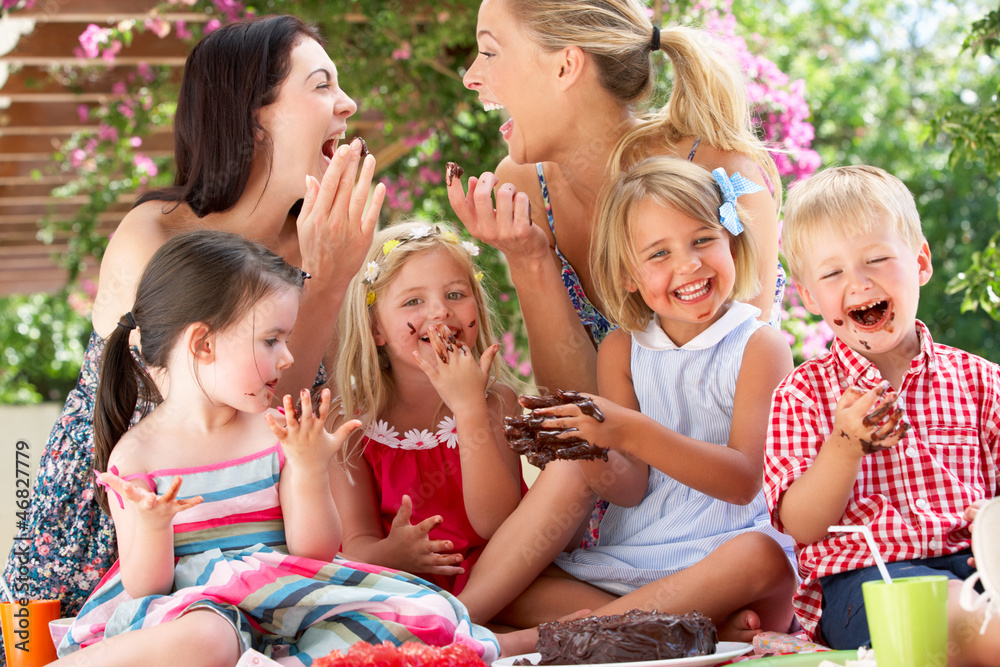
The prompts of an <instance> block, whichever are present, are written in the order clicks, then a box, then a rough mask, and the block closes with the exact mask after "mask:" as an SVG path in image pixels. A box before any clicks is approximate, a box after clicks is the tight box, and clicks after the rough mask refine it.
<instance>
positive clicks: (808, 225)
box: [764, 166, 1000, 665]
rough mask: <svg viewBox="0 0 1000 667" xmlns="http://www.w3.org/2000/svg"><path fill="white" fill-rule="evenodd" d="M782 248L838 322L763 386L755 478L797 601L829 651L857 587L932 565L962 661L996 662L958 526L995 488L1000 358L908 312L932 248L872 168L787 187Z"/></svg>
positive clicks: (997, 640) (899, 192) (999, 453)
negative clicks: (764, 431) (763, 442)
mask: <svg viewBox="0 0 1000 667" xmlns="http://www.w3.org/2000/svg"><path fill="white" fill-rule="evenodd" d="M782 247H783V249H784V252H785V256H786V258H787V260H788V263H789V266H790V268H791V274H792V275H793V276H794V278H795V280H796V282H797V284H798V289H799V293H800V294H801V296H802V301H803V303H804V304H805V306H806V308H807V309H808V310H809V312H811V313H814V314H817V315H821V316H822V317H823V320H824V321H825V322H826V323H827V324H828V325H829V326H830V327H831V328H832V329H833V331H834V333H836V336H837V337H836V339H835V340H834V342H833V344H832V346H831V350H830V352H829V353H828V354H826V355H825V356H822V357H820V358H817V359H813V360H810V361H807V362H806V363H804V364H803V365H802V366H800V367H799V368H797V369H796V370H795V371H793V372H792V373H791V374H790V375H789V376H788V377H787V378H785V380H784V381H783V382H782V383H781V384H780V385H779V386H778V388H777V389H776V390H775V392H774V398H773V402H772V405H771V421H770V424H769V427H768V436H767V460H766V463H765V467H764V488H765V493H766V495H767V500H768V505H769V507H770V510H771V520H772V523H773V524H774V526H775V527H776V528H778V529H779V530H782V531H784V532H785V533H787V534H788V535H791V536H792V537H793V538H794V539H795V541H796V543H797V544H796V547H797V552H798V565H799V574H800V575H801V576H802V577H803V581H802V584H801V585H800V586H799V588H798V590H797V591H796V594H795V612H796V616H797V617H798V619H799V621H800V623H801V624H802V626H803V628H804V629H805V630H806V631H807V632H808V634H809V635H810V637H811V638H813V639H815V640H817V641H821V642H823V643H825V644H827V645H829V646H831V647H833V648H837V649H852V648H857V647H859V646H864V645H868V644H869V643H870V638H869V635H868V624H867V618H866V616H865V608H864V600H863V598H862V595H861V584H862V583H863V582H865V581H869V580H873V579H879V578H880V575H879V573H878V571H877V568H876V567H874V559H873V557H872V555H871V553H870V551H869V549H868V547H867V546H866V543H865V540H864V537H863V535H862V534H860V533H829V532H828V528H829V527H830V526H833V525H837V524H846V525H855V526H859V525H866V526H868V527H869V528H870V529H871V531H872V533H873V534H874V537H875V541H876V543H877V544H878V545H879V549H880V551H881V554H882V556H883V558H884V559H885V560H886V561H887V563H888V568H889V572H890V574H891V575H892V576H893V577H894V578H895V577H905V576H920V575H927V574H943V575H945V576H947V577H949V578H950V579H953V581H951V582H950V586H949V602H948V605H949V606H948V608H949V615H948V617H949V637H950V639H951V641H952V642H953V647H954V649H955V651H954V652H957V653H958V655H959V657H960V659H961V660H962V664H975V665H1000V623H989V624H988V625H987V628H986V631H985V634H982V635H981V634H979V630H980V627H981V626H982V623H983V614H982V612H981V611H979V612H967V611H964V610H963V609H962V607H961V606H960V605H959V604H958V593H959V590H960V588H961V584H962V580H964V579H965V578H967V577H968V576H970V575H971V574H972V572H973V567H972V565H971V564H970V562H969V561H970V558H969V557H970V555H971V551H970V539H971V538H970V532H969V524H970V521H971V519H972V517H973V516H974V514H975V512H976V510H977V509H978V507H980V506H981V505H982V504H984V503H985V502H986V501H987V500H989V499H990V498H993V497H995V496H997V495H998V491H1000V488H998V487H1000V477H998V460H1000V367H998V366H997V365H996V364H993V363H991V362H989V361H986V360H985V359H982V358H980V357H977V356H975V355H972V354H969V353H967V352H963V351H961V350H956V349H954V348H950V347H946V346H944V345H939V344H936V343H934V342H933V341H932V340H931V337H930V334H929V333H928V331H927V327H925V326H924V324H923V323H922V322H920V321H918V320H917V319H916V312H917V304H918V301H919V295H920V286H921V285H924V284H925V283H926V282H927V281H928V280H929V279H930V277H931V272H932V269H931V256H930V249H929V247H928V245H927V241H926V239H924V237H923V234H922V232H921V230H920V218H919V216H918V215H917V210H916V207H915V206H914V202H913V196H912V195H911V194H910V192H909V191H908V190H907V189H906V186H904V185H903V183H901V182H900V181H899V180H898V179H897V178H895V177H893V176H892V175H890V174H888V173H886V172H884V171H882V170H881V169H877V168H874V167H864V166H857V167H837V168H833V169H827V170H825V171H824V172H822V173H820V174H818V175H816V176H813V177H812V178H811V179H809V180H808V181H806V182H805V183H801V184H800V185H798V186H797V187H796V188H794V189H793V190H791V192H790V194H789V197H788V203H787V205H786V208H785V219H784V229H783V231H782Z"/></svg>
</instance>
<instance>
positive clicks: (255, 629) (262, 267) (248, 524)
mask: <svg viewBox="0 0 1000 667" xmlns="http://www.w3.org/2000/svg"><path fill="white" fill-rule="evenodd" d="M306 277H307V276H305V274H303V272H301V271H300V270H299V269H295V268H292V267H291V266H289V265H288V264H287V263H285V261H284V260H282V259H281V258H280V257H278V256H277V255H274V254H273V253H271V252H270V251H268V250H267V249H265V248H264V247H263V246H261V245H259V244H256V243H254V242H252V241H248V240H246V239H243V238H242V237H239V236H236V235H233V234H226V233H222V232H211V231H201V232H189V233H186V234H181V235H178V236H176V237H174V238H173V239H172V240H170V241H168V242H167V243H166V244H165V245H164V246H163V247H162V248H161V249H160V250H159V251H157V253H156V254H155V255H154V256H153V258H152V259H151V261H150V262H149V264H148V266H147V268H146V270H145V272H144V274H143V277H142V279H141V281H140V283H139V287H138V291H137V293H136V298H135V302H134V306H133V308H132V310H131V312H129V313H127V314H126V315H124V316H122V318H121V320H120V321H119V326H118V327H116V330H115V332H114V333H113V334H112V335H111V336H110V337H109V339H108V341H107V345H106V347H105V351H104V359H103V367H102V373H101V382H100V386H99V389H98V395H97V407H96V413H95V414H96V418H95V430H96V432H95V442H96V448H95V472H96V473H97V478H98V485H99V486H98V487H97V488H96V489H95V490H96V492H97V493H96V495H97V496H98V500H99V502H100V503H101V505H102V507H103V508H104V510H105V511H109V512H110V514H111V517H112V519H113V520H114V524H115V532H116V534H117V539H118V546H119V553H120V558H119V560H118V562H116V563H115V564H114V565H113V566H112V568H111V569H110V570H109V572H108V573H107V575H106V576H105V577H104V579H103V580H102V581H101V583H100V584H99V585H98V587H97V589H96V590H95V591H94V592H93V593H92V594H91V596H90V598H89V599H88V600H87V602H86V603H85V604H84V606H83V609H82V610H81V612H80V614H79V615H78V616H77V618H76V620H75V622H74V624H73V625H72V627H71V629H70V631H69V633H68V634H67V636H66V638H65V639H64V640H63V642H62V643H61V645H60V646H59V648H58V652H59V655H60V656H61V660H60V661H59V664H66V665H69V664H81V665H82V664H87V665H93V664H101V665H134V664H144V665H158V664H163V665H174V664H178V663H182V664H185V665H228V666H232V665H235V664H236V662H237V661H238V660H239V657H240V655H241V654H242V653H243V652H244V651H246V650H247V649H250V648H253V649H255V650H257V651H260V652H262V653H264V654H265V655H268V656H270V657H272V658H274V659H276V660H278V661H279V662H280V663H282V664H289V665H301V664H305V665H308V664H310V663H311V662H312V660H313V659H315V658H317V657H319V656H323V655H326V654H327V653H329V652H330V651H331V650H333V649H347V648H348V647H349V646H350V645H351V644H353V643H354V642H356V641H361V640H365V641H368V642H370V643H379V642H382V641H388V642H392V643H395V644H401V643H403V642H406V641H419V642H424V643H426V644H431V645H447V644H451V643H453V642H460V643H464V644H467V645H469V646H470V647H472V648H473V649H475V650H476V651H477V652H478V653H479V654H480V655H481V656H483V658H484V659H486V660H487V661H489V660H490V659H492V658H494V657H496V656H497V654H498V649H499V643H498V641H497V639H496V637H495V636H494V635H493V634H492V633H491V632H489V631H487V630H485V629H484V628H480V627H478V626H473V625H471V623H470V621H469V618H468V615H467V613H466V611H465V608H464V607H463V606H462V605H461V604H460V603H459V602H458V601H457V599H456V598H453V597H452V596H450V595H447V594H443V593H440V592H439V590H438V589H436V588H433V587H430V586H429V585H427V584H426V583H425V582H423V581H421V580H419V579H416V578H415V577H413V576H411V575H407V574H404V573H399V572H396V571H394V570H388V569H386V568H383V567H376V566H371V565H364V564H359V563H351V562H348V561H345V560H343V559H341V558H338V557H337V551H338V548H339V546H340V542H341V525H340V517H339V515H338V512H337V507H336V504H335V502H334V500H333V494H332V491H331V465H330V462H331V458H332V457H333V455H334V454H335V453H336V452H337V451H339V449H340V447H341V445H342V444H343V442H344V440H345V439H346V437H347V435H348V434H349V433H350V432H351V431H352V430H354V429H355V428H357V427H358V426H359V425H360V422H357V421H354V420H351V421H349V422H347V423H346V424H344V425H343V426H341V427H340V428H339V429H338V430H337V431H336V432H334V433H329V432H327V431H326V430H325V429H324V426H323V424H324V421H325V419H326V417H327V415H328V412H329V403H330V394H329V391H324V392H323V395H322V400H321V401H320V405H319V409H318V412H317V413H316V414H315V415H314V414H313V410H312V408H311V407H310V406H311V402H310V400H309V399H310V397H309V393H308V391H305V390H303V392H302V396H301V404H302V406H303V407H302V409H301V414H300V415H299V416H296V414H295V407H294V405H293V402H292V399H291V397H290V396H287V395H286V396H285V397H284V409H283V410H280V411H277V410H272V409H270V405H271V401H272V398H273V397H274V388H275V385H276V384H277V382H278V380H279V379H280V378H281V375H282V373H283V372H284V371H286V370H287V369H288V368H289V366H290V365H291V364H292V361H293V359H292V355H291V353H290V352H289V350H288V341H289V338H290V337H291V336H293V335H294V334H293V327H294V325H295V322H296V317H297V314H298V306H299V294H300V292H301V288H302V284H303V280H304V279H305V278H306ZM133 329H138V334H139V338H140V341H141V357H142V360H143V361H144V362H145V364H146V367H148V368H149V369H150V371H151V374H150V373H147V372H146V370H145V369H143V368H142V366H141V365H140V364H139V363H138V362H137V361H136V360H135V359H134V358H133V357H132V355H131V354H130V352H129V335H130V333H131V332H132V330H133ZM153 378H155V381H154V379H153ZM137 398H138V399H143V400H140V401H139V404H140V405H150V404H154V403H159V406H158V407H157V408H156V410H155V411H153V412H152V413H150V414H149V415H148V416H146V417H144V418H142V419H141V420H140V421H139V422H138V423H137V424H136V425H135V426H134V427H132V428H131V429H129V428H128V425H129V422H130V420H131V418H132V413H133V411H134V410H135V409H136V404H137ZM105 489H107V491H105ZM524 648H525V647H523V646H518V647H516V650H517V651H521V650H523V649H524ZM515 652H516V651H515Z"/></svg>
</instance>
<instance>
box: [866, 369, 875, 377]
mask: <svg viewBox="0 0 1000 667" xmlns="http://www.w3.org/2000/svg"><path fill="white" fill-rule="evenodd" d="M865 377H866V378H868V379H869V380H872V379H874V378H875V369H874V368H869V369H868V370H867V371H865Z"/></svg>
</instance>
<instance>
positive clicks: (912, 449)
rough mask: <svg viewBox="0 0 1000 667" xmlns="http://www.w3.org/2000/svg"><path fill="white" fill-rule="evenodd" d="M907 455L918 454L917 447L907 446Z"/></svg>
mask: <svg viewBox="0 0 1000 667" xmlns="http://www.w3.org/2000/svg"><path fill="white" fill-rule="evenodd" d="M906 455H907V456H910V457H913V456H916V455H917V448H916V447H907V448H906Z"/></svg>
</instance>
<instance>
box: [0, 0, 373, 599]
mask: <svg viewBox="0 0 1000 667" xmlns="http://www.w3.org/2000/svg"><path fill="white" fill-rule="evenodd" d="M356 110H357V105H356V104H355V103H354V102H353V101H352V100H351V98H350V97H348V96H347V94H346V93H345V92H344V91H342V90H341V89H340V87H339V85H338V82H337V69H336V67H335V65H334V64H333V61H332V60H330V57H329V56H328V55H327V53H326V51H325V50H324V48H323V46H322V43H321V39H320V37H319V35H318V33H317V32H316V31H315V29H314V28H312V27H311V26H308V25H306V24H304V23H303V22H301V21H300V20H299V19H297V18H294V17H291V16H273V17H267V18H259V19H251V20H247V21H243V22H240V23H235V24H232V25H228V26H226V27H223V28H221V29H219V30H217V31H215V32H213V33H211V34H209V35H208V36H206V37H205V38H204V39H202V41H201V42H199V43H198V44H197V45H196V46H195V47H194V49H193V50H192V52H191V54H190V56H189V57H188V60H187V63H186V65H185V71H184V81H183V83H182V85H181V92H180V98H179V101H178V108H177V116H176V119H175V126H174V142H175V158H176V162H177V176H176V181H175V185H174V186H173V187H170V188H166V189H164V190H161V191H157V192H151V193H147V194H145V195H144V196H143V197H141V198H140V200H139V201H138V203H137V204H136V206H135V207H134V208H133V209H132V210H131V211H130V212H129V213H128V214H127V215H126V216H125V219H124V220H123V221H122V222H121V224H120V225H119V227H118V229H117V231H116V232H115V234H114V235H113V237H112V239H111V242H110V244H109V245H108V248H107V251H106V252H105V254H104V257H103V259H102V262H101V272H100V283H99V288H98V293H97V299H96V301H95V304H94V312H93V322H94V333H93V334H92V336H91V339H90V345H89V347H88V349H87V353H86V356H85V359H84V365H83V369H82V371H81V373H80V380H79V383H78V385H77V387H76V388H75V389H74V390H73V391H72V392H70V395H69V397H68V398H67V401H66V406H65V408H64V409H63V412H62V415H61V416H60V417H59V419H58V421H57V422H56V424H55V427H54V428H53V430H52V433H51V435H50V437H49V441H48V443H47V445H46V448H45V451H44V453H43V454H42V458H41V461H40V462H39V466H38V476H37V478H36V480H35V485H34V491H33V497H32V500H31V505H30V508H29V511H28V517H27V521H26V525H25V526H24V527H23V528H22V529H21V531H20V533H19V536H18V537H19V539H18V541H17V542H16V544H17V547H16V548H15V549H14V550H12V552H11V555H10V558H9V559H8V563H7V569H6V571H5V573H4V575H5V578H6V580H7V583H8V584H9V585H10V586H11V588H12V590H13V591H14V592H15V595H16V596H18V597H22V598H29V599H31V598H34V599H38V598H42V599H45V598H53V599H59V600H61V601H62V613H63V616H72V615H74V614H76V612H77V611H78V610H79V608H80V605H81V604H82V603H83V601H84V600H85V599H86V597H87V595H88V593H90V591H91V589H93V588H94V586H95V585H96V584H97V582H98V581H99V580H100V579H101V577H102V576H103V574H104V572H105V571H106V570H107V568H108V567H109V566H110V565H111V564H112V563H113V562H114V560H115V558H116V556H117V554H116V552H115V537H114V529H113V526H112V523H111V521H110V519H109V518H108V517H107V516H106V515H104V514H103V513H102V512H101V510H100V509H99V507H98V505H97V503H96V502H95V501H94V499H93V486H92V480H93V474H92V472H91V465H92V456H93V414H94V394H95V390H96V387H97V379H98V378H97V375H98V372H97V369H98V361H99V358H100V354H101V350H102V349H103V347H104V339H105V338H107V336H109V335H110V333H111V332H112V331H113V330H114V328H115V326H116V325H117V324H116V323H117V322H118V319H119V317H120V315H121V313H124V312H128V311H129V309H130V307H131V305H132V301H133V299H134V296H135V289H136V284H137V282H138V280H139V277H140V276H141V274H142V271H143V269H144V267H145V265H146V263H147V261H148V260H149V258H150V257H152V255H153V254H154V253H155V252H156V250H157V249H158V248H159V247H160V246H161V245H163V243H165V242H166V241H167V240H168V239H170V238H171V237H173V236H175V235H176V234H178V233H180V232H182V231H188V230H192V229H213V230H220V231H227V232H232V233H236V234H240V235H242V236H244V237H246V238H249V239H252V240H254V241H258V242H260V243H262V244H264V245H265V246H267V247H268V248H269V249H271V250H272V251H273V252H275V253H276V254H278V255H280V256H281V257H283V258H284V259H285V260H286V261H288V262H289V263H290V264H292V265H293V266H299V267H301V268H302V270H303V271H306V272H307V273H308V274H309V275H310V276H311V279H310V280H308V281H306V286H305V288H304V290H303V293H302V306H301V308H300V310H299V312H300V316H299V319H298V321H297V322H296V326H295V336H294V338H293V339H292V341H291V342H290V347H291V350H292V353H293V355H294V356H295V360H296V363H295V365H294V366H293V368H292V369H291V371H290V372H288V373H286V374H285V375H284V376H283V377H282V382H281V385H280V386H279V387H278V388H277V395H279V396H281V395H283V394H285V393H292V390H295V391H296V392H297V391H298V390H299V389H301V388H302V387H307V386H310V385H311V384H312V382H313V379H314V378H315V377H316V373H317V369H318V368H319V367H320V363H321V362H322V361H323V359H324V356H325V355H326V353H327V349H328V345H329V341H330V340H331V338H332V336H333V331H334V327H335V323H336V320H337V315H338V311H339V309H340V304H341V301H342V299H343V297H344V293H345V290H346V288H347V283H348V281H349V280H350V278H351V276H353V275H354V274H355V273H356V272H357V271H358V269H359V268H360V265H361V261H362V258H363V257H364V254H365V252H366V251H367V249H368V247H369V245H370V244H371V239H372V236H373V234H374V229H375V223H376V219H377V217H378V212H379V209H380V208H381V204H382V199H383V196H384V187H383V186H381V185H379V186H376V187H375V188H374V189H372V188H371V180H372V176H373V174H374V169H375V163H374V159H373V158H372V157H370V156H369V157H367V158H365V159H364V160H363V161H362V159H361V147H360V142H357V141H355V142H354V143H353V144H352V145H350V146H348V145H342V146H338V140H339V139H341V138H343V136H344V133H345V131H346V129H347V118H348V117H350V116H351V115H352V114H353V113H354V112H355V111H356ZM359 163H360V178H359V179H358V183H357V185H355V178H356V177H357V174H358V168H359ZM370 191H371V195H372V197H371V202H370V204H369V205H368V206H367V207H366V200H367V198H368V195H369V194H370ZM299 200H303V203H302V206H301V212H299V213H298V214H297V215H296V211H297V210H298V208H299V207H298V205H297V203H298V202H299ZM206 287H210V286H206ZM140 339H141V331H140V332H139V335H138V336H136V338H135V339H134V340H135V341H136V342H139V340H140ZM161 391H162V393H163V394H164V395H165V394H166V393H167V391H169V388H168V387H161Z"/></svg>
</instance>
